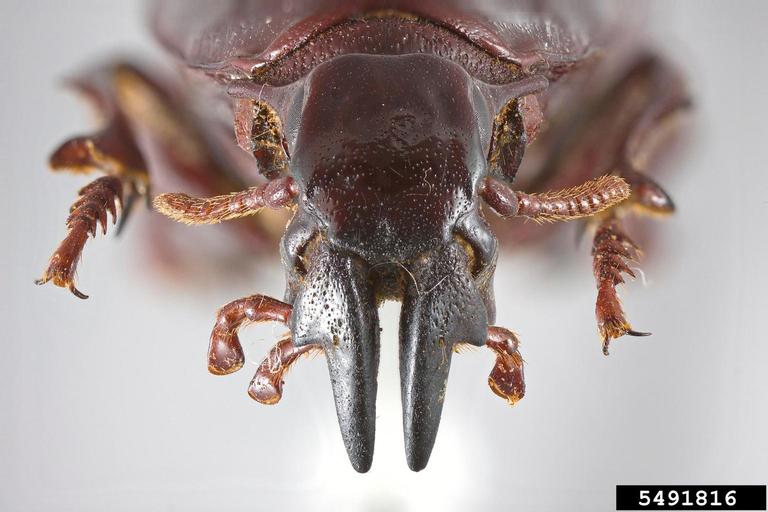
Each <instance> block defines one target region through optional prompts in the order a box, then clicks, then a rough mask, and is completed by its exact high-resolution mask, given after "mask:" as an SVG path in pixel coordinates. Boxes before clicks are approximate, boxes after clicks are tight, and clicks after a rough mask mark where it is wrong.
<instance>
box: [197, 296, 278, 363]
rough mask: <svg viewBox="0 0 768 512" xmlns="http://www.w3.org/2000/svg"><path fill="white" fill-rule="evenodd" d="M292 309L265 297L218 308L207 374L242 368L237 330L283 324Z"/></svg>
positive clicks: (240, 300) (248, 298)
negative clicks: (267, 323) (254, 324)
mask: <svg viewBox="0 0 768 512" xmlns="http://www.w3.org/2000/svg"><path fill="white" fill-rule="evenodd" d="M291 310H292V308H291V305H290V304H286V303H285V302H281V301H279V300H276V299H273V298H271V297H266V296H264V295H252V296H250V297H245V298H243V299H238V300H236V301H233V302H230V303H229V304H227V305H226V306H224V307H222V308H221V309H219V312H218V314H217V316H216V325H214V327H213V332H212V333H211V343H210V346H209V348H208V371H210V372H211V373H213V374H214V375H227V374H230V373H233V372H236V371H237V370H239V369H240V368H242V367H243V363H244V362H245V358H244V356H243V348H242V346H241V345H240V339H239V338H238V336H237V331H238V330H239V329H240V328H241V327H243V326H245V325H247V324H249V323H253V322H281V323H283V324H285V323H287V322H288V319H289V318H290V316H291Z"/></svg>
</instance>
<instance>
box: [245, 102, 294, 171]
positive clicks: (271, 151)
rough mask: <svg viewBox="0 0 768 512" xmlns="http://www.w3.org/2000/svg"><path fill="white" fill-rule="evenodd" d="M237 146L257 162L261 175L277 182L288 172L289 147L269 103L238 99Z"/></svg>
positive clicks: (279, 122)
mask: <svg viewBox="0 0 768 512" xmlns="http://www.w3.org/2000/svg"><path fill="white" fill-rule="evenodd" d="M235 136H236V137H237V144H238V145H239V146H240V147H241V148H242V149H244V150H245V151H247V152H248V153H251V154H252V155H253V157H254V158H255V159H256V164H257V165H258V167H259V172H261V174H263V175H264V176H266V177H267V178H270V179H271V178H275V177H277V176H279V175H281V174H285V173H287V172H288V159H289V155H288V144H287V143H286V141H285V136H284V135H283V124H282V122H281V120H280V117H279V116H278V115H277V112H276V111H275V109H273V108H272V107H271V106H270V105H269V104H268V103H267V102H265V101H256V100H253V99H250V98H237V99H235Z"/></svg>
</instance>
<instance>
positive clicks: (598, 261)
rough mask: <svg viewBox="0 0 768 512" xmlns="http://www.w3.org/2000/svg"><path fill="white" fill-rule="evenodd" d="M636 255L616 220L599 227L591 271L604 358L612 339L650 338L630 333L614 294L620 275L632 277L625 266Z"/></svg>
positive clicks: (637, 251)
mask: <svg viewBox="0 0 768 512" xmlns="http://www.w3.org/2000/svg"><path fill="white" fill-rule="evenodd" d="M639 254H640V251H639V249H638V247H637V245H636V244H635V242H633V241H632V239H631V238H629V236H627V234H626V233H624V230H623V228H622V225H621V221H620V220H619V219H618V218H616V217H615V216H613V215H611V216H608V217H606V218H605V219H604V220H603V221H602V222H601V223H600V225H599V227H598V228H597V233H596V234H595V238H594V242H593V245H592V258H593V261H592V268H593V271H594V274H595V281H596V282H597V303H596V306H595V315H596V317H597V327H598V330H599V331H600V337H601V338H602V342H603V353H604V354H605V355H608V345H609V343H610V341H611V340H612V339H614V338H618V337H620V336H623V335H625V334H629V335H631V336H648V335H649V334H650V333H645V332H638V331H635V330H633V329H632V327H631V326H630V324H629V322H628V321H627V319H626V317H625V316H624V310H623V309H622V307H621V302H620V301H619V297H618V295H617V293H616V286H618V285H619V284H621V283H623V282H624V277H623V276H622V274H627V275H629V276H631V277H635V273H634V272H633V271H632V269H630V268H629V266H628V265H627V262H629V261H636V259H637V258H638V256H639Z"/></svg>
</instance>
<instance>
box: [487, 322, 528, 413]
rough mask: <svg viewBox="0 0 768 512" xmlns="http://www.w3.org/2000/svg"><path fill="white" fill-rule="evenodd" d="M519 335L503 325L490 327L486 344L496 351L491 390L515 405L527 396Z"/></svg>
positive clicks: (491, 376) (489, 380) (489, 381)
mask: <svg viewBox="0 0 768 512" xmlns="http://www.w3.org/2000/svg"><path fill="white" fill-rule="evenodd" d="M519 344H520V340H518V338H517V335H516V334H515V333H513V332H512V331H510V330H508V329H505V328H503V327H494V326H491V327H488V341H487V342H486V343H485V345H486V346H487V347H488V348H490V349H491V350H493V351H494V352H495V353H496V364H495V365H494V366H493V370H492V371H491V374H490V375H489V376H488V386H490V388H491V391H493V392H494V393H496V394H497V395H499V396H500V397H501V398H503V399H505V400H506V401H507V402H508V403H509V405H515V404H516V403H517V402H518V401H520V399H521V398H523V396H525V376H524V373H523V356H521V355H520V351H519V350H518V345H519Z"/></svg>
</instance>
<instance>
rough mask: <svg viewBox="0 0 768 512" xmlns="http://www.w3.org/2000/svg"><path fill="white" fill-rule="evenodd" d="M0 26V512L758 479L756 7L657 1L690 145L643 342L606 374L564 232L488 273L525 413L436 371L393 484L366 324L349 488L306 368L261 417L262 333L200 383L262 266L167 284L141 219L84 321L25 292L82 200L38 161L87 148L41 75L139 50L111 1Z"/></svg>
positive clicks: (102, 253)
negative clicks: (429, 417)
mask: <svg viewBox="0 0 768 512" xmlns="http://www.w3.org/2000/svg"><path fill="white" fill-rule="evenodd" d="M0 12H1V14H0V194H1V195H0V198H1V199H0V240H1V242H0V243H1V244H2V245H1V246H0V291H2V298H0V329H1V330H0V333H2V334H0V510H3V511H25V512H32V511H60V510H61V511H69V510H71V511H105V510H109V511H113V510H114V511H121V510H125V511H128V510H130V511H133V510H150V511H152V510H168V511H171V510H179V511H196V510H249V511H252V510H367V511H385V510H386V511H389V510H393V511H400V510H403V511H416V510H444V511H452V510H469V509H473V510H492V509H494V510H526V511H538V510H542V511H543V510H552V511H562V510H588V511H594V510H597V511H603V510H612V509H613V506H614V505H613V503H614V486H615V485H616V484H617V483H626V484H638V483H649V484H650V483H654V484H675V483H680V484H758V483H763V484H764V483H766V480H768V436H766V432H768V400H767V399H766V396H767V395H768V376H766V368H767V367H768V343H767V342H768V336H767V335H766V326H765V325H766V315H767V314H768V307H766V306H768V299H766V289H768V278H766V249H768V229H766V221H768V165H767V164H766V147H767V146H768V143H767V142H766V138H767V137H766V136H767V135H768V130H767V129H766V124H765V123H766V117H767V116H768V101H767V100H766V98H767V97H768V96H767V95H766V93H765V91H766V80H767V79H768V73H767V72H766V55H768V36H766V35H765V32H764V30H765V20H766V19H768V3H766V2H759V1H755V2H720V3H710V2H702V1H688V2H674V3H673V2H658V3H655V4H654V8H653V13H652V14H653V17H652V22H653V23H652V26H653V27H654V31H655V32H656V33H657V35H658V40H659V42H660V45H661V46H663V47H666V48H668V51H669V52H670V53H671V54H672V55H673V56H674V58H676V59H677V60H678V61H679V62H680V63H681V64H682V65H683V67H684V68H685V69H686V72H687V74H688V76H689V78H690V82H691V87H692V90H693V94H694V98H695V101H696V117H695V123H694V124H693V125H692V126H693V130H694V133H693V139H694V143H693V145H692V146H691V148H690V150H689V151H688V152H687V154H686V156H685V157H684V158H681V159H679V160H678V161H676V163H675V166H676V170H675V172H670V173H668V174H667V175H666V176H665V177H664V179H663V181H664V183H665V185H666V186H667V188H668V189H669V190H670V191H671V193H672V194H673V195H674V197H675V199H676V201H677V203H678V205H679V214H678V215H677V216H676V217H674V218H672V219H670V220H669V221H667V222H663V223H660V224H659V225H658V226H654V227H657V228H658V229H657V232H658V236H657V238H656V243H655V244H654V247H653V248H652V250H651V251H649V252H651V253H652V254H651V256H650V257H649V262H648V265H646V266H645V273H646V283H645V286H644V285H643V283H642V282H641V281H640V280H638V281H637V282H635V283H633V284H631V285H629V287H627V289H626V290H624V293H623V296H624V297H625V305H626V308H627V310H628V311H629V312H630V315H631V319H632V320H633V322H634V324H635V325H636V326H637V327H638V328H641V329H649V330H652V331H653V332H654V335H653V336H652V337H651V338H645V339H643V340H642V341H635V340H627V341H624V340H621V341H619V342H617V343H616V344H615V345H614V348H613V350H612V354H611V356H610V357H609V358H605V357H603V355H602V354H601V352H600V348H599V342H598V339H597V336H596V332H595V326H594V320H593V301H594V284H593V281H592V277H591V268H590V259H589V256H588V248H587V247H581V248H579V249H575V248H573V247H572V244H571V243H570V239H571V237H572V236H573V233H572V231H571V230H572V229H573V228H566V229H565V230H564V231H563V232H562V236H563V239H562V240H561V241H560V242H552V243H549V244H545V246H543V247H539V248H529V249H525V250H522V251H516V252H508V253H507V254H505V255H503V256H502V258H501V261H500V264H499V271H498V274H497V281H496V289H497V293H498V311H499V314H498V316H499V323H500V324H503V325H506V326H508V327H510V328H512V329H514V330H515V331H517V332H518V333H519V334H520V335H521V337H522V340H523V345H522V347H523V354H524V357H525V359H526V361H527V363H528V365H527V368H526V374H527V384H528V395H527V397H526V398H525V399H524V400H523V401H522V402H521V403H520V404H519V405H518V406H516V407H515V408H509V407H508V406H507V405H505V404H504V403H503V401H501V400H500V399H498V398H497V397H495V396H494V395H493V394H492V393H491V392H490V391H489V390H488V388H487V386H486V382H485V381H486V378H487V374H488V372H489V370H490V368H491V366H492V362H493V357H492V355H491V353H490V352H488V351H485V350H478V351H473V352H467V353H464V354H460V355H458V356H457V357H455V358H454V363H453V367H452V372H451V380H450V386H449V392H448V396H447V400H446V405H445V410H444V413H443V420H442V425H441V430H440V434H439V436H438V440H437V445H436V447H435V451H434V453H433V455H432V459H431V461H430V464H429V466H428V468H427V469H426V470H425V471H423V472H421V473H418V474H414V473H412V472H410V471H409V470H408V469H407V466H406V464H405V458H404V453H403V446H402V433H401V432H402V430H401V416H400V403H399V400H400V399H399V387H398V375H397V364H396V357H397V356H396V351H397V340H396V325H397V315H398V308H397V307H396V306H394V305H387V306H386V307H385V308H384V310H383V312H382V326H384V327H385V330H384V333H383V339H382V365H381V370H380V375H381V376H380V386H379V388H380V389H379V398H378V411H379V417H378V432H377V444H376V455H375V459H374V465H373V469H372V470H371V472H370V473H368V474H366V475H358V474H356V473H355V472H354V471H353V470H352V469H351V467H350V466H349V463H348V461H347V458H346V454H345V451H344V448H343V446H342V444H341V439H340V435H339V433H338V427H337V424H336V417H335V411H334V407H333V403H332V398H331V392H330V385H329V383H328V378H327V373H326V368H325V362H324V360H323V359H322V358H317V359H314V360H307V361H301V362H300V364H299V365H298V366H297V368H295V369H294V370H293V371H292V372H291V373H290V374H289V375H288V378H287V384H286V391H285V397H284V399H283V402H282V403H281V404H279V405H278V406H276V407H265V406H260V405H258V404H256V403H254V402H252V401H251V400H250V399H249V398H248V396H247V395H246V394H245V388H246V386H247V384H248V381H249V379H250V373H252V371H253V370H254V369H255V364H256V361H258V360H260V359H261V357H262V356H263V355H264V353H265V352H266V350H267V349H268V347H269V346H271V344H272V342H273V341H274V339H275V336H276V335H277V334H279V333H280V332H281V329H280V328H278V327H275V326H260V327H254V328H252V329H249V330H248V331H247V332H246V333H245V334H244V336H243V338H244V342H245V345H246V350H247V352H248V358H249V360H250V362H249V364H248V365H247V367H246V369H245V370H244V371H242V372H241V373H238V374H235V375H233V376H229V377H224V378H222V377H213V376H211V375H208V374H207V372H206V370H205V351H206V347H207V337H208V333H209V329H210V327H211V324H212V320H213V314H214V311H215V309H216V308H217V307H218V306H219V305H221V304H223V303H225V302H228V301H229V300H232V299H234V298H237V297H240V296H243V295H247V294H251V293H254V292H257V291H260V292H265V293H268V294H271V295H275V296H278V297H280V296H281V295H282V276H281V274H280V272H279V271H278V270H277V266H276V264H275V263H274V262H268V263H265V262H259V261H253V262H252V264H251V265H250V268H249V270H248V271H247V272H244V273H243V274H242V275H241V276H240V278H239V279H237V280H233V279H228V280H221V281H218V282H216V281H215V280H213V279H208V280H207V281H205V280H198V281H197V284H186V285H181V284H172V282H170V281H166V280H163V279H161V278H158V277H156V275H155V274H154V273H152V272H151V271H150V270H149V269H148V268H146V266H147V265H146V262H145V259H144V258H143V257H142V251H143V248H142V245H141V243H140V239H141V238H142V236H141V235H142V222H137V223H135V224H134V225H133V226H131V227H129V229H128V232H127V233H126V236H124V237H122V238H121V239H120V240H114V239H111V240H103V239H101V237H100V239H99V240H97V241H95V242H92V243H89V245H88V248H87V250H86V255H85V259H84V261H83V264H82V266H81V271H80V274H79V275H80V284H81V285H82V289H83V290H84V291H85V292H86V293H90V294H91V296H92V297H91V299H90V300H88V301H80V300H77V299H75V298H74V297H72V296H70V295H69V294H68V293H66V292H64V291H62V290H59V289H56V288H55V287H52V286H50V285H49V286H48V287H45V288H37V287H35V286H34V285H33V284H32V281H33V279H34V278H36V277H38V276H39V274H40V272H41V270H42V268H43V267H44V265H45V262H46V260H47V258H48V256H49V254H50V252H51V250H52V249H53V248H54V247H55V244H56V243H58V241H59V240H60V238H61V237H62V235H63V234H64V226H63V221H64V216H65V213H66V210H67V208H68V206H69V204H70V203H71V201H72V198H73V197H74V194H75V191H76V189H77V187H78V186H79V185H81V184H82V183H83V180H82V179H81V178H76V177H68V176H52V175H49V173H47V172H46V165H45V158H46V156H47V154H48V153H49V151H50V150H51V149H52V148H53V147H54V146H55V145H56V144H57V143H58V142H60V141H61V140H62V139H63V138H64V137H66V136H69V135H71V134H75V133H81V132H83V130H87V129H88V128H89V127H90V123H89V121H90V119H89V118H88V115H87V110H86V109H85V108H83V105H82V104H81V103H80V102H79V101H77V100H76V99H75V98H74V97H73V96H71V95H68V94H67V93H65V92H63V91H62V90H61V89H60V88H59V87H58V82H57V80H58V79H60V78H61V77H63V76H65V75H66V74H67V73H70V72H72V71H73V70H76V69H78V68H79V67H83V66H84V65H85V64H87V63H89V62H91V61H92V60H93V59H94V58H96V59H98V58H100V57H104V56H105V55H109V54H111V52H112V51H114V50H129V51H131V52H134V53H137V54H140V55H149V54H155V55H156V54H157V49H155V48H154V46H153V44H152V42H151V39H150V38H149V36H148V35H147V34H146V33H145V30H144V28H143V25H142V18H141V15H140V9H139V6H138V5H134V4H133V3H130V2H104V1H101V0H98V1H96V0H89V1H84V0H81V1H69V2H62V1H58V0H46V1H38V2H34V3H33V2H21V1H3V2H2V3H0ZM563 240H564V241H563Z"/></svg>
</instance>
